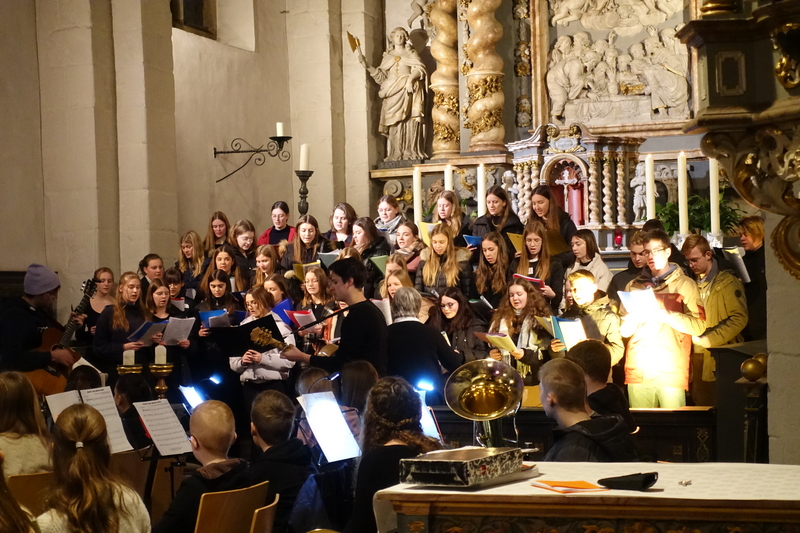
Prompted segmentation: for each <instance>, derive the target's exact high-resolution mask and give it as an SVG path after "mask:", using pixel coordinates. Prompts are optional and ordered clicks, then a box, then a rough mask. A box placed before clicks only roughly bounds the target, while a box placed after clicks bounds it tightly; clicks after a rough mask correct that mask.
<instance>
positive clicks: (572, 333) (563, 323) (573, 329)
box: [558, 318, 586, 350]
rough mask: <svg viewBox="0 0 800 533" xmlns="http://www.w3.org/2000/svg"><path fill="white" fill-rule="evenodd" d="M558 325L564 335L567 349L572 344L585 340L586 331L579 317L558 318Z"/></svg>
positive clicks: (569, 348) (570, 347)
mask: <svg viewBox="0 0 800 533" xmlns="http://www.w3.org/2000/svg"><path fill="white" fill-rule="evenodd" d="M558 327H559V329H560V330H561V335H562V336H563V337H564V345H565V346H566V347H567V350H571V349H572V347H573V346H575V345H576V344H578V343H579V342H582V341H585V340H586V331H585V330H584V329H583V323H582V322H581V321H580V319H575V320H567V319H563V318H561V319H558Z"/></svg>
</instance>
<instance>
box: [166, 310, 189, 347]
mask: <svg viewBox="0 0 800 533" xmlns="http://www.w3.org/2000/svg"><path fill="white" fill-rule="evenodd" d="M193 327H194V318H176V317H174V316H173V317H170V319H169V322H168V323H167V328H166V329H165V330H164V344H166V345H167V346H175V345H176V344H178V342H180V341H183V340H186V339H188V338H189V334H190V333H191V332H192V328H193Z"/></svg>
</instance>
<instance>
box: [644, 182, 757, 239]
mask: <svg viewBox="0 0 800 533" xmlns="http://www.w3.org/2000/svg"><path fill="white" fill-rule="evenodd" d="M723 193H724V189H723V190H720V192H719V199H720V202H719V227H720V230H721V231H722V233H723V234H726V233H730V232H731V231H733V230H735V229H736V227H737V225H738V223H739V219H740V218H742V217H743V216H744V214H745V213H744V211H742V210H741V209H739V208H737V207H736V206H734V205H731V204H728V203H727V202H725V201H724V200H723V199H722V197H723ZM688 204H689V231H690V232H699V231H700V230H703V231H711V201H710V200H709V199H708V198H704V197H702V196H698V195H696V194H693V195H692V196H690V197H689V199H688ZM656 218H658V219H659V220H661V222H662V223H663V224H664V229H665V230H666V231H667V233H669V234H670V235H671V234H672V233H675V232H677V231H678V229H679V225H680V224H679V211H678V204H677V203H671V204H666V205H664V206H660V205H657V206H656Z"/></svg>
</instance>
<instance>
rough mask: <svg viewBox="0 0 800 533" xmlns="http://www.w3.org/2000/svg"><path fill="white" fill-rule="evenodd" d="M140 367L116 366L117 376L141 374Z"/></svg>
mask: <svg viewBox="0 0 800 533" xmlns="http://www.w3.org/2000/svg"><path fill="white" fill-rule="evenodd" d="M141 373H142V365H117V374H118V375H120V376H124V375H125V374H141Z"/></svg>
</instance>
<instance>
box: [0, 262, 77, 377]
mask: <svg viewBox="0 0 800 533" xmlns="http://www.w3.org/2000/svg"><path fill="white" fill-rule="evenodd" d="M60 288H61V282H60V281H59V279H58V275H57V274H56V273H55V272H53V271H52V270H50V269H49V268H47V267H46V266H44V265H39V264H35V263H34V264H32V265H30V266H29V267H28V270H27V272H26V273H25V279H24V281H23V289H24V294H23V295H22V297H20V298H11V299H9V300H8V301H7V302H5V305H3V307H2V309H0V368H2V370H17V371H20V372H28V371H32V370H37V369H42V368H45V367H48V366H51V365H60V366H64V367H71V366H72V364H73V363H74V359H73V356H72V355H71V353H70V352H69V351H68V350H65V349H64V348H62V347H59V346H58V345H55V346H51V347H49V349H48V348H45V347H43V346H41V344H42V333H43V332H44V331H45V330H46V329H47V328H53V327H55V328H58V329H63V328H62V326H61V325H60V324H58V322H56V320H55V319H54V318H52V317H51V316H50V314H51V313H52V309H54V307H55V303H56V300H57V299H58V291H59V289H60ZM85 316H86V315H77V314H75V313H72V316H71V320H73V321H74V322H76V323H77V324H78V325H81V324H83V319H84V317H85Z"/></svg>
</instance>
